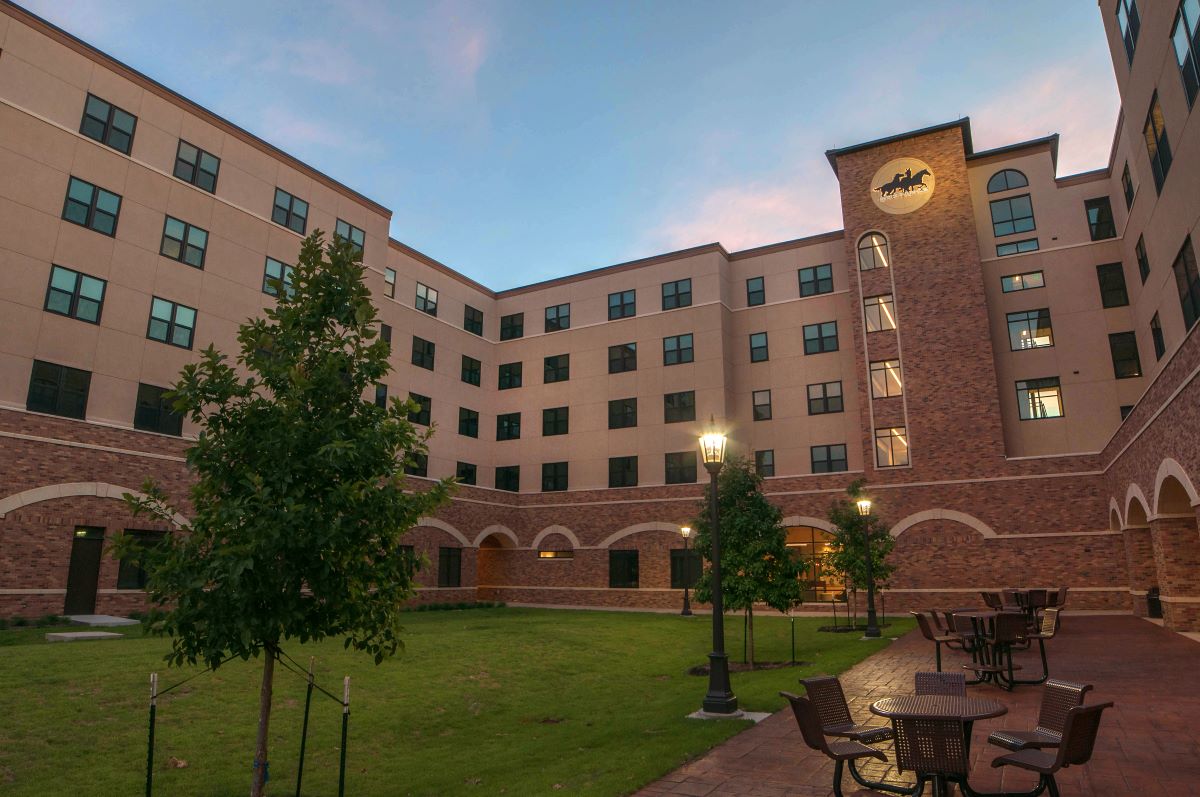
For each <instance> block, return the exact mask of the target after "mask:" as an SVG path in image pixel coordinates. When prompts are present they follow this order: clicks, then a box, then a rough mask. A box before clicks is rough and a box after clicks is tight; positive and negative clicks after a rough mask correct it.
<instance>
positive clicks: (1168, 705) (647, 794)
mask: <svg viewBox="0 0 1200 797" xmlns="http://www.w3.org/2000/svg"><path fill="white" fill-rule="evenodd" d="M1047 655H1048V658H1049V660H1050V674H1051V675H1052V676H1054V677H1057V678H1065V679H1067V680H1071V681H1081V682H1084V683H1091V684H1095V687H1096V688H1095V689H1094V690H1093V691H1092V692H1091V693H1089V694H1088V699H1087V702H1089V703H1093V702H1102V701H1107V700H1113V701H1115V702H1116V706H1115V707H1114V708H1112V709H1109V710H1108V711H1106V712H1105V714H1104V719H1103V722H1102V723H1101V727H1100V735H1099V738H1098V739H1097V742H1096V751H1095V756H1094V757H1093V758H1092V761H1091V763H1089V764H1088V765H1086V766H1084V767H1071V768H1069V769H1065V770H1062V771H1061V772H1060V773H1059V776H1058V782H1059V785H1060V786H1061V788H1062V793H1063V797H1073V796H1078V797H1083V795H1087V796H1088V797H1118V796H1124V795H1129V796H1130V797H1135V796H1136V797H1158V796H1159V795H1171V797H1181V796H1185V795H1200V733H1198V732H1197V727H1198V725H1197V722H1198V719H1200V643H1197V642H1195V641H1192V640H1190V639H1186V638H1184V637H1182V636H1180V635H1179V634H1175V633H1172V632H1170V631H1166V630H1164V629H1163V628H1160V627H1158V626H1156V625H1153V624H1151V623H1149V622H1147V621H1145V620H1140V619H1138V618H1135V617H1128V616H1074V617H1072V616H1069V615H1068V616H1066V617H1065V618H1064V620H1063V627H1062V630H1061V631H1060V632H1059V635H1058V636H1057V637H1056V638H1055V639H1053V640H1051V641H1050V642H1049V643H1048V644H1047ZM963 661H965V657H964V656H963V655H962V654H954V653H951V654H949V655H946V654H945V653H943V668H944V669H946V670H950V669H954V668H955V667H957V666H958V665H959V664H961V663H962V662H963ZM1018 661H1019V663H1021V664H1024V665H1025V670H1024V672H1023V673H1022V674H1023V675H1024V677H1027V678H1028V677H1035V675H1040V673H1041V663H1040V661H1039V660H1038V658H1037V649H1036V647H1035V648H1034V649H1033V651H1031V652H1027V653H1021V654H1018ZM933 668H934V661H933V644H932V643H930V642H926V641H925V640H924V639H923V638H922V637H921V636H920V634H919V633H918V632H913V633H910V634H908V635H907V636H905V637H903V638H902V639H900V640H898V641H897V642H895V643H893V644H892V645H891V646H890V647H888V648H887V649H886V650H884V651H882V652H880V653H878V654H876V655H874V656H872V657H871V658H869V659H867V660H866V661H863V662H862V663H860V664H858V665H857V666H855V667H854V668H853V669H851V670H849V671H848V672H846V673H844V674H843V675H842V684H843V686H844V687H845V690H846V695H847V697H848V698H849V700H850V705H851V711H852V712H853V714H854V716H855V718H856V719H858V721H860V722H862V721H867V720H871V721H873V722H876V723H880V724H882V723H883V722H884V720H883V719H882V718H880V717H875V716H874V715H872V714H871V713H870V712H869V710H868V708H867V707H868V706H869V705H870V704H871V703H872V702H874V701H875V700H878V699H879V698H881V697H887V696H890V695H898V694H911V693H912V691H913V673H915V672H916V671H918V670H932V669H933ZM736 687H737V683H736V679H735V682H734V688H735V690H736ZM795 691H796V692H797V693H798V694H804V690H803V687H801V686H800V685H799V684H797V685H796V688H795ZM1041 691H1042V687H1041V686H1022V687H1018V688H1017V689H1016V691H1014V692H1012V693H1009V692H1005V691H1003V690H1002V689H999V688H997V687H995V686H991V685H980V686H972V687H968V693H969V694H971V695H973V696H979V697H992V698H996V699H998V700H1000V701H1002V702H1004V703H1005V704H1006V705H1007V706H1008V708H1009V711H1008V714H1006V715H1005V716H1003V717H998V718H996V719H991V720H982V721H980V722H977V723H975V729H974V734H973V737H972V742H971V757H972V763H971V785H972V787H974V788H976V789H977V790H982V791H992V792H994V791H999V790H1001V789H1002V788H1003V789H1007V790H1009V791H1029V790H1030V789H1032V788H1033V785H1034V784H1035V783H1036V776H1035V775H1033V774H1032V773H1028V772H1022V771H1020V770H1016V769H1014V768H1011V767H1008V768H1004V769H992V768H991V766H990V763H991V760H992V759H993V758H995V757H996V756H997V755H999V754H1001V753H1003V752H1004V751H1003V750H1001V749H1000V748H998V747H995V746H993V745H989V744H987V743H986V739H987V735H988V733H990V732H991V731H993V730H995V729H998V728H1002V727H1010V728H1032V727H1033V726H1034V725H1035V724H1036V723H1035V720H1036V717H1037V707H1038V702H1039V701H1040V699H1041ZM880 748H881V749H883V750H885V751H886V752H887V753H888V756H889V760H890V761H894V757H893V756H892V753H891V750H890V746H889V745H881V746H880ZM879 766H880V767H881V769H877V770H871V771H870V772H871V776H872V778H873V779H878V778H877V776H879V775H885V774H886V779H887V780H890V781H895V782H898V783H904V782H907V783H912V782H913V781H912V780H911V778H906V777H905V776H904V775H900V774H898V773H897V772H896V771H895V769H894V768H893V767H891V766H888V767H883V765H879ZM832 782H833V762H831V761H830V760H829V759H827V758H825V757H824V756H822V755H821V754H820V753H817V752H815V751H812V750H809V749H808V748H807V747H806V746H805V745H804V742H803V740H802V739H801V738H800V732H799V730H798V729H797V728H796V723H795V720H794V719H793V718H792V716H791V711H790V710H788V711H785V712H779V713H776V714H774V715H773V716H771V717H770V718H768V719H767V720H765V721H764V722H762V723H761V724H759V725H757V726H755V727H754V728H751V729H749V730H747V731H746V732H744V733H742V734H739V735H738V736H736V737H734V738H733V739H730V740H729V741H728V742H726V743H724V744H722V745H720V746H719V747H716V748H714V749H713V750H711V751H710V752H709V753H708V754H707V755H705V756H704V757H703V758H700V759H697V760H696V761H693V762H691V763H688V764H685V765H684V766H682V767H680V768H679V769H677V770H675V771H674V772H672V773H670V774H669V775H667V776H666V777H664V778H662V779H661V780H659V781H657V782H655V783H653V784H651V785H650V786H647V787H646V788H645V789H643V790H642V791H641V792H639V795H643V796H644V797H661V795H668V794H669V795H692V797H703V796H705V795H744V796H745V797H785V796H786V795H804V796H805V797H808V795H821V797H825V795H830V794H832V793H833V789H832ZM842 788H843V790H844V792H845V794H846V795H848V796H849V795H854V796H855V797H868V795H879V794H884V793H883V792H876V791H871V790H867V789H861V788H860V787H859V786H858V784H857V783H855V782H854V781H853V780H852V779H851V778H850V775H849V773H847V774H846V776H845V778H844V780H843V782H842ZM925 793H926V794H930V793H931V787H926V791H925Z"/></svg>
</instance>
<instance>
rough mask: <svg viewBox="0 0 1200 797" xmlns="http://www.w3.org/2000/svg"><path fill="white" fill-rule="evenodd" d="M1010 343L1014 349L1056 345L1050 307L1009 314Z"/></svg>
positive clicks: (1010, 346)
mask: <svg viewBox="0 0 1200 797" xmlns="http://www.w3.org/2000/svg"><path fill="white" fill-rule="evenodd" d="M1008 345H1009V348H1010V349H1012V350H1013V351H1021V350H1022V349H1038V348H1041V347H1043V346H1053V345H1054V331H1053V329H1051V326H1050V309H1049V308H1047V307H1043V308H1042V309H1040V310H1022V311H1021V312H1019V313H1009V314H1008Z"/></svg>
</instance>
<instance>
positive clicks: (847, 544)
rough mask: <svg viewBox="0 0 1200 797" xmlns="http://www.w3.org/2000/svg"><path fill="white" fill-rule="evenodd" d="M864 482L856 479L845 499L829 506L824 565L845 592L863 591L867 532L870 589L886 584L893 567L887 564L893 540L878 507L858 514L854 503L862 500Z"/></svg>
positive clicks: (894, 567)
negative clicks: (829, 531)
mask: <svg viewBox="0 0 1200 797" xmlns="http://www.w3.org/2000/svg"><path fill="white" fill-rule="evenodd" d="M865 484H866V482H865V481H864V480H862V479H858V480H856V481H854V482H852V483H851V484H850V486H849V487H847V488H846V496H847V497H846V498H840V499H838V500H836V501H834V502H833V504H831V505H830V507H829V523H830V525H832V526H833V533H832V538H831V539H830V541H829V553H828V554H827V555H826V558H825V562H826V564H827V565H828V566H829V567H830V568H832V569H833V570H834V571H835V572H837V573H839V574H840V575H841V576H842V579H843V580H844V582H845V584H846V589H847V590H852V591H857V590H859V589H863V590H866V588H867V584H868V579H867V551H868V547H867V530H868V529H869V530H870V548H869V550H870V553H871V566H870V570H871V580H870V583H872V584H873V585H874V586H876V587H878V586H879V585H881V584H887V582H888V579H889V578H891V575H892V573H894V572H895V571H896V566H895V565H893V564H891V563H890V562H889V561H888V558H887V557H888V555H889V554H890V553H891V552H892V548H894V547H895V544H896V541H895V540H894V539H893V538H892V535H891V534H889V533H888V525H887V523H886V522H885V521H884V520H883V519H882V518H881V517H880V516H879V507H878V504H876V505H873V507H872V509H871V512H870V514H868V515H862V514H860V513H859V508H858V505H857V502H858V501H859V500H860V499H863V498H865V497H866V493H865V491H864V489H863V487H864V485H865Z"/></svg>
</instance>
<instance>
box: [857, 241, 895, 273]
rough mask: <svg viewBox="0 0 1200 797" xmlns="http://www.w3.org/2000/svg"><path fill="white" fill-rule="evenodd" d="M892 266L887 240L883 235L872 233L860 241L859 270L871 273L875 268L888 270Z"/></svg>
mask: <svg viewBox="0 0 1200 797" xmlns="http://www.w3.org/2000/svg"><path fill="white" fill-rule="evenodd" d="M890 265H891V257H890V256H889V255H888V242H887V238H885V237H883V235H882V234H881V233H877V232H871V233H867V234H866V235H864V236H863V237H862V238H860V239H859V241H858V269H859V271H870V270H871V269H874V268H887V267H889V266H890Z"/></svg>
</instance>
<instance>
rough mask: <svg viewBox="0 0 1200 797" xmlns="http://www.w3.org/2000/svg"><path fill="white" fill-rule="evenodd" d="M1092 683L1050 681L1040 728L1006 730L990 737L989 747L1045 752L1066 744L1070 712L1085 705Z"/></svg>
mask: <svg viewBox="0 0 1200 797" xmlns="http://www.w3.org/2000/svg"><path fill="white" fill-rule="evenodd" d="M1091 688H1092V685H1091V684H1076V683H1071V682H1070V681H1059V680H1056V679H1053V678H1052V679H1050V680H1048V681H1047V682H1046V688H1045V689H1044V690H1043V691H1042V705H1041V707H1040V708H1039V709H1038V718H1037V726H1036V727H1035V728H1034V729H1033V730H1031V731H1020V730H1009V729H1002V730H998V731H993V732H992V734H991V735H990V736H988V744H994V745H996V746H997V747H1003V748H1004V749H1005V750H1011V751H1013V752H1016V751H1017V750H1028V749H1037V750H1040V749H1043V748H1049V747H1058V745H1059V743H1060V742H1061V741H1062V735H1063V727H1064V726H1065V725H1066V722H1067V713H1068V712H1069V711H1070V710H1071V709H1073V708H1076V707H1077V706H1082V705H1083V698H1084V695H1086V694H1087V693H1088V691H1090V690H1091Z"/></svg>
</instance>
